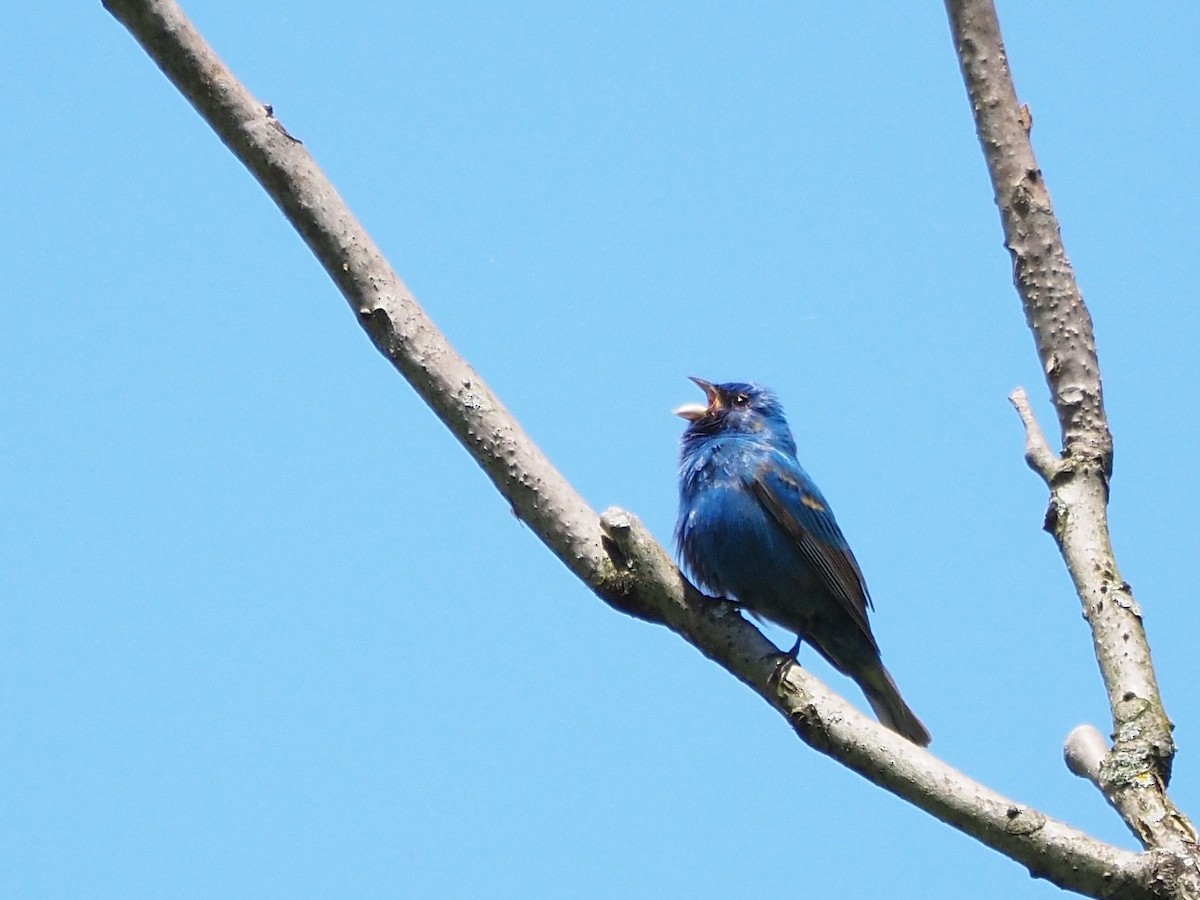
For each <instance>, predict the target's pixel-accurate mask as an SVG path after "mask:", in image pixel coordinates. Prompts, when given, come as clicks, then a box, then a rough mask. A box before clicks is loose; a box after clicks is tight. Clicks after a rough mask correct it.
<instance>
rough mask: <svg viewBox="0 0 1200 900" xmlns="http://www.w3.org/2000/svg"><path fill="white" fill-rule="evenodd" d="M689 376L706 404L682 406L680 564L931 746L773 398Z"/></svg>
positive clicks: (753, 388)
mask: <svg viewBox="0 0 1200 900" xmlns="http://www.w3.org/2000/svg"><path fill="white" fill-rule="evenodd" d="M693 380H695V381H696V383H697V384H699V385H700V387H701V388H703V389H704V391H705V394H706V395H707V397H708V404H707V406H700V405H699V404H695V405H692V406H688V407H681V408H680V409H679V410H677V412H678V413H679V414H680V415H682V416H683V417H684V418H686V419H688V422H689V423H688V427H687V430H686V431H685V433H684V436H683V444H682V452H681V455H680V483H679V521H678V523H677V525H676V530H675V539H676V544H677V546H678V548H679V555H680V560H681V562H682V563H683V565H684V568H685V569H686V570H687V571H688V572H689V573H690V574H691V576H692V577H693V579H695V580H696V581H697V582H698V583H699V584H700V586H701V587H703V588H705V589H707V590H708V591H710V592H712V593H714V594H717V595H720V596H725V597H729V598H731V599H735V600H737V601H738V602H739V603H740V604H741V605H742V606H743V607H745V608H746V609H748V610H749V611H751V612H753V613H755V614H757V615H759V616H762V617H763V618H766V619H769V620H771V621H773V622H776V623H777V624H779V625H782V626H783V627H784V628H787V629H788V630H789V631H792V632H794V633H795V634H796V636H797V638H798V639H799V640H803V641H807V642H808V643H811V644H812V645H813V646H814V647H816V649H817V650H818V651H819V652H820V653H821V655H822V656H824V657H825V658H826V659H828V660H829V661H830V663H832V664H833V665H834V666H835V667H836V668H837V669H839V670H840V671H842V672H845V673H846V674H847V675H849V676H850V677H851V678H853V679H854V680H855V681H856V682H857V683H858V684H859V686H860V687H861V688H862V689H863V692H864V693H865V694H866V695H867V699H868V700H869V701H870V703H871V706H872V708H873V709H874V710H875V712H876V715H878V716H879V717H880V720H881V721H882V722H883V723H884V724H885V725H887V726H888V727H890V728H892V729H893V730H894V731H897V732H899V733H900V734H903V735H904V736H905V737H907V738H909V740H912V741H914V742H916V743H918V744H922V745H926V744H928V743H929V732H928V731H926V730H925V727H924V726H923V725H922V724H921V722H920V720H918V719H917V717H916V716H915V715H914V714H913V712H912V710H910V709H909V708H908V706H907V705H906V704H905V703H904V701H903V699H901V697H900V694H899V692H898V691H897V689H896V686H895V683H894V682H893V681H892V679H891V676H890V675H889V674H888V672H887V670H886V669H884V667H883V664H882V663H881V662H880V658H879V647H878V645H877V644H876V643H875V638H874V636H873V635H872V634H871V626H870V623H869V621H868V619H867V611H868V609H869V608H870V606H871V601H870V598H869V595H868V593H867V586H866V582H865V581H864V579H863V576H862V572H861V570H860V569H859V567H858V563H857V562H856V561H855V559H854V555H853V554H852V553H851V552H850V546H849V544H847V542H846V538H845V536H844V535H843V534H842V530H841V529H840V528H839V527H838V524H837V520H836V519H835V518H834V516H833V510H832V509H831V508H830V506H829V503H828V501H826V499H825V497H824V496H823V495H822V494H821V491H820V489H818V488H817V486H816V484H814V483H813V480H812V479H811V478H809V476H808V473H807V472H805V471H804V469H803V467H801V465H800V463H799V461H798V460H797V458H796V442H795V440H794V438H793V437H792V432H791V429H789V428H788V424H787V420H786V419H785V418H784V414H783V408H782V407H781V406H780V404H779V401H778V399H776V397H775V395H774V394H773V393H771V391H769V390H767V389H766V388H764V387H760V386H758V385H754V384H744V383H740V382H731V383H728V384H717V385H713V384H709V383H708V382H705V381H701V380H699V379H693Z"/></svg>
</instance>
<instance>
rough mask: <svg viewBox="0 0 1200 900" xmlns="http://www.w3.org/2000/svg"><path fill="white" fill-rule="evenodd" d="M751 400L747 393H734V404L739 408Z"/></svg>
mask: <svg viewBox="0 0 1200 900" xmlns="http://www.w3.org/2000/svg"><path fill="white" fill-rule="evenodd" d="M749 402H750V397H749V396H748V395H747V394H734V395H733V405H734V406H736V407H738V408H739V409H740V408H741V407H743V406H745V405H746V404H748V403H749Z"/></svg>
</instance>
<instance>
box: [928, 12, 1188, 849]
mask: <svg viewBox="0 0 1200 900" xmlns="http://www.w3.org/2000/svg"><path fill="white" fill-rule="evenodd" d="M946 10H947V12H948V13H949V16H950V26H951V31H952V32H953V36H954V44H955V48H956V50H957V52H958V59H959V64H960V67H961V69H962V74H963V80H964V81H965V83H966V87H967V93H968V95H969V97H970V100H971V106H972V109H973V111H974V116H975V127H976V130H977V132H978V134H979V143H980V145H981V146H982V148H983V154H984V157H985V159H986V161H987V166H988V172H989V174H990V175H991V180H992V188H993V190H994V192H995V199H996V205H997V207H999V210H1000V221H1001V223H1002V225H1003V228H1004V239H1005V245H1006V246H1007V248H1008V250H1009V252H1010V253H1011V255H1012V260H1013V280H1014V282H1015V284H1016V288H1017V291H1018V293H1019V294H1020V296H1021V301H1022V304H1023V306H1024V309H1025V318H1026V321H1027V322H1028V324H1029V327H1030V329H1031V330H1032V332H1033V336H1034V343H1035V344H1036V346H1037V352H1038V358H1039V359H1040V360H1041V361H1042V366H1043V369H1044V371H1045V374H1046V382H1047V384H1048V386H1049V388H1050V395H1051V399H1052V401H1053V403H1054V408H1055V411H1056V413H1057V415H1058V421H1059V425H1060V427H1061V429H1062V435H1063V453H1062V457H1061V459H1060V458H1058V457H1056V456H1055V454H1054V453H1053V452H1052V451H1051V450H1050V448H1049V446H1048V445H1047V444H1046V440H1045V437H1044V436H1043V435H1042V433H1041V429H1040V428H1039V427H1038V425H1037V422H1036V421H1035V420H1034V418H1033V414H1032V412H1031V411H1030V409H1029V405H1028V402H1027V400H1026V398H1025V396H1024V392H1023V391H1018V392H1016V393H1015V394H1014V395H1013V403H1014V405H1015V406H1016V407H1017V411H1018V413H1019V414H1020V415H1021V419H1022V421H1023V422H1024V423H1025V428H1026V459H1027V460H1028V461H1029V463H1030V465H1031V467H1032V468H1033V469H1034V470H1035V471H1037V472H1038V473H1039V474H1040V475H1041V476H1042V477H1043V479H1045V481H1046V483H1047V485H1048V486H1049V488H1050V506H1049V511H1048V512H1047V515H1046V530H1047V531H1049V532H1050V533H1051V534H1052V535H1053V536H1054V538H1055V540H1056V541H1057V542H1058V546H1059V549H1060V551H1061V553H1062V556H1063V559H1064V561H1065V562H1066V565H1067V569H1068V570H1069V572H1070V574H1071V578H1072V580H1073V581H1074V583H1075V590H1076V592H1077V593H1078V594H1079V598H1080V601H1081V602H1082V604H1083V611H1084V615H1085V617H1086V618H1087V621H1088V623H1089V624H1090V625H1091V629H1092V638H1093V643H1094V646H1095V651H1096V659H1097V661H1098V662H1099V665H1100V671H1101V674H1102V675H1103V678H1104V683H1105V686H1106V688H1107V691H1108V699H1109V705H1110V707H1111V708H1112V713H1113V732H1114V737H1115V746H1114V747H1113V749H1112V751H1111V752H1110V753H1108V755H1107V756H1106V758H1105V759H1104V761H1103V762H1102V763H1101V764H1100V765H1099V769H1098V783H1099V785H1100V787H1101V789H1102V790H1103V791H1104V794H1105V796H1106V797H1107V798H1108V800H1109V802H1111V803H1112V804H1113V805H1114V806H1115V807H1116V808H1117V809H1118V810H1119V811H1120V813H1121V815H1122V817H1123V818H1124V819H1125V821H1126V823H1127V824H1128V825H1129V827H1130V829H1131V830H1132V831H1133V833H1134V834H1135V835H1136V836H1137V837H1138V839H1139V840H1140V841H1141V842H1142V844H1143V845H1144V846H1146V847H1160V848H1165V849H1170V850H1172V851H1173V852H1177V853H1179V854H1182V855H1183V856H1187V857H1192V856H1194V854H1195V850H1196V846H1195V844H1196V832H1195V829H1194V828H1193V827H1192V825H1191V823H1190V822H1189V821H1188V820H1187V818H1186V817H1185V816H1184V815H1183V814H1182V813H1181V812H1179V810H1177V809H1176V808H1175V806H1174V804H1173V803H1172V802H1171V801H1170V799H1169V798H1168V797H1167V795H1166V786H1167V783H1168V781H1169V780H1170V774H1171V763H1172V760H1173V758H1174V754H1175V744H1174V741H1173V740H1172V737H1171V723H1170V721H1169V720H1168V718H1167V714H1166V711H1165V710H1164V708H1163V705H1162V699H1161V697H1160V696H1159V691H1158V683H1157V680H1156V678H1155V674H1154V666H1153V663H1152V662H1151V659H1150V646H1149V644H1148V642H1147V640H1146V633H1145V630H1144V629H1143V627H1142V616H1141V610H1140V608H1139V607H1138V604H1137V602H1136V601H1135V600H1134V598H1133V592H1132V589H1131V588H1130V586H1129V584H1128V583H1126V582H1125V581H1124V580H1123V579H1122V578H1121V576H1120V573H1119V571H1118V569H1117V564H1116V559H1115V556H1114V554H1113V550H1112V544H1111V540H1110V536H1109V530H1108V512H1107V504H1108V481H1109V476H1110V475H1111V473H1112V436H1111V434H1110V433H1109V429H1108V421H1107V418H1106V416H1105V412H1104V398H1103V394H1102V391H1101V385H1100V365H1099V362H1098V360H1097V357H1096V342H1095V338H1094V336H1093V332H1092V320H1091V316H1090V315H1089V314H1088V310H1087V307H1086V306H1085V305H1084V302H1083V297H1082V295H1081V294H1080V291H1079V286H1078V285H1077V284H1076V281H1075V275H1074V273H1073V271H1072V269H1071V264H1070V262H1069V261H1068V259H1067V254H1066V250H1065V249H1064V247H1063V243H1062V236H1061V234H1060V231H1059V225H1058V219H1057V218H1056V217H1055V214H1054V209H1053V207H1052V205H1051V203H1050V194H1049V192H1048V191H1047V189H1046V184H1045V181H1044V180H1043V178H1042V173H1041V170H1040V169H1039V168H1038V165H1037V160H1036V159H1035V158H1034V155H1033V146H1032V144H1031V143H1030V140H1029V132H1030V129H1031V127H1032V118H1031V117H1030V115H1029V111H1028V109H1027V108H1026V107H1023V106H1021V105H1020V104H1019V102H1018V101H1017V95H1016V89H1015V88H1014V86H1013V82H1012V76H1011V73H1010V72H1009V68H1008V60H1007V58H1006V56H1005V52H1004V44H1003V41H1002V40H1001V36H1000V23H999V21H998V20H997V18H996V10H995V7H994V5H993V3H992V0H946Z"/></svg>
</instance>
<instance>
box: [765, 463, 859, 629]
mask: <svg viewBox="0 0 1200 900" xmlns="http://www.w3.org/2000/svg"><path fill="white" fill-rule="evenodd" d="M750 487H751V489H752V490H753V491H754V495H755V496H756V497H757V498H758V501H759V503H761V504H762V505H763V508H764V509H766V511H767V512H768V513H769V514H770V515H771V518H773V519H774V520H775V521H776V522H778V523H779V527H780V528H782V529H783V530H784V532H786V534H787V535H788V537H790V538H791V539H792V541H793V542H794V543H795V545H796V548H797V549H798V550H799V551H800V553H801V555H802V556H803V557H804V559H805V560H806V561H807V562H808V563H809V565H811V566H812V570H813V572H815V573H816V575H817V577H818V578H819V579H820V582H821V584H822V585H823V586H824V587H825V589H826V590H828V591H829V594H830V596H832V597H833V598H834V599H835V600H837V602H838V603H839V604H840V605H841V606H842V607H843V608H844V609H845V611H846V613H847V614H848V615H849V616H850V618H851V619H852V620H853V621H854V623H855V624H856V625H858V627H859V628H861V629H862V631H863V633H864V634H866V635H867V637H868V638H871V627H870V625H869V624H868V623H867V609H868V608H869V607H870V605H871V598H870V596H869V595H868V593H867V583H866V581H865V580H864V579H863V574H862V570H860V569H859V568H858V562H857V561H856V560H855V559H854V554H852V553H851V552H850V545H849V544H848V543H847V542H846V538H845V536H844V535H843V534H842V530H841V529H840V528H838V524H837V521H836V520H835V519H834V518H833V513H832V512H830V511H829V507H828V505H827V504H826V503H825V498H824V497H822V496H821V492H820V491H819V490H817V486H816V485H815V484H813V483H812V481H811V480H809V478H808V476H807V475H805V474H804V471H803V470H802V469H800V468H799V466H797V465H796V464H795V463H794V462H793V461H790V460H781V459H779V458H778V457H777V458H774V459H771V460H768V461H766V462H764V463H763V464H762V465H760V466H759V467H758V469H757V470H756V471H755V473H754V478H753V480H752V481H751V482H750ZM872 640H874V639H873V638H872Z"/></svg>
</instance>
